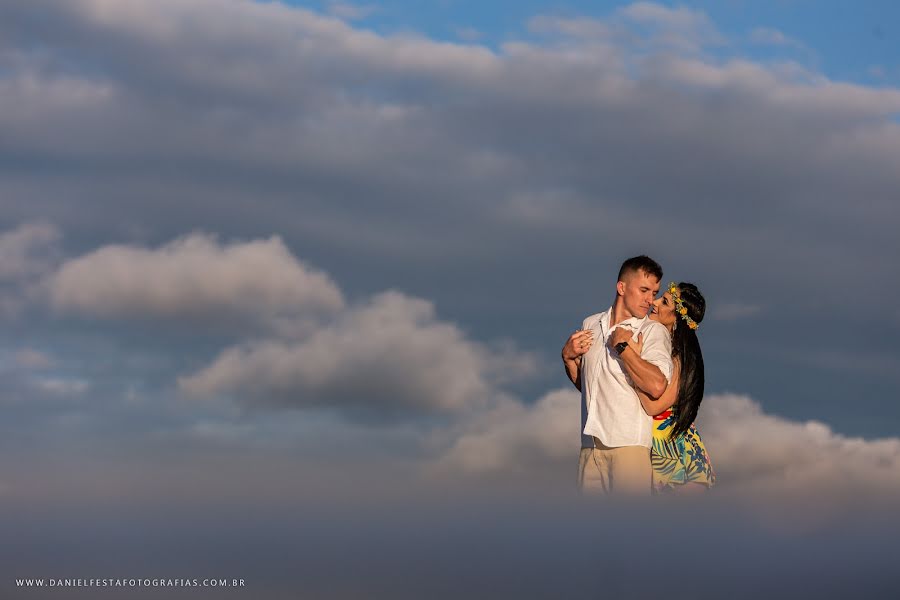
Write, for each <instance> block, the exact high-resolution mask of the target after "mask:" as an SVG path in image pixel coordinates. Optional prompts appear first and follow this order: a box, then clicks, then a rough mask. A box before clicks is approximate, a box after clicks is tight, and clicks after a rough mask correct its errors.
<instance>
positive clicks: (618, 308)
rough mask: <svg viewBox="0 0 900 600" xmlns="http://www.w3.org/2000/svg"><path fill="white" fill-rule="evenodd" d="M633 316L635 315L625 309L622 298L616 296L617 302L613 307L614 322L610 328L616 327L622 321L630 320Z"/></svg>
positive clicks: (611, 322)
mask: <svg viewBox="0 0 900 600" xmlns="http://www.w3.org/2000/svg"><path fill="white" fill-rule="evenodd" d="M633 316H634V315H633V314H631V313H630V312H628V309H627V308H625V302H623V301H622V296H619V295H616V301H615V302H613V307H612V320H611V321H610V323H609V325H610V327H615V326H616V325H618V324H619V323H621V322H622V321H624V320H626V319H630V318H631V317H633Z"/></svg>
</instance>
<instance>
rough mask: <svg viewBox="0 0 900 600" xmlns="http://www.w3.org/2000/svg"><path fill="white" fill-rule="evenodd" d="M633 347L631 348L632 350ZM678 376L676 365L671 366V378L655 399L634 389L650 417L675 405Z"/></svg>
mask: <svg viewBox="0 0 900 600" xmlns="http://www.w3.org/2000/svg"><path fill="white" fill-rule="evenodd" d="M633 349H634V348H632V350H633ZM678 376H679V370H678V367H677V366H675V367H673V368H672V379H671V381H669V386H668V387H667V388H666V391H665V392H663V394H662V396H660V397H659V398H657V399H653V398H651V397H650V396H648V395H647V394H645V393H644V392H643V391H642V390H639V389H638V390H635V392H637V395H638V400H640V401H641V406H642V407H643V408H644V412H645V413H647V414H648V415H650V416H651V417H655V416H656V415H658V414H662V413H663V412H665V411H666V410H668V409H670V408H672V407H673V406H674V405H675V401H676V400H678Z"/></svg>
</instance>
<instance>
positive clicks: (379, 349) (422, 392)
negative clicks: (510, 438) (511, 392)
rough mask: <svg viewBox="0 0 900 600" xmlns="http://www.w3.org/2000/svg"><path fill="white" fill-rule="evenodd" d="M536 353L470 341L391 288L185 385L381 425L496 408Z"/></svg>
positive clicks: (246, 349)
mask: <svg viewBox="0 0 900 600" xmlns="http://www.w3.org/2000/svg"><path fill="white" fill-rule="evenodd" d="M531 366H532V359H531V357H530V356H528V355H523V354H521V353H516V352H515V351H512V350H510V349H508V348H507V349H503V348H500V349H496V348H490V347H488V346H485V345H483V344H480V343H478V342H474V341H472V340H469V339H467V337H466V336H465V335H464V334H463V332H462V331H461V330H460V329H459V328H458V327H457V326H456V325H454V324H452V323H449V322H446V321H441V320H439V319H438V318H436V316H435V309H434V306H433V305H432V304H431V303H430V302H428V301H426V300H422V299H419V298H412V297H409V296H406V295H404V294H401V293H399V292H385V293H382V294H379V295H377V296H375V297H374V298H372V300H371V301H369V302H368V303H366V304H364V305H362V306H358V307H355V308H352V309H350V310H348V311H346V312H345V313H343V314H341V315H339V317H338V318H337V321H336V322H335V323H334V324H332V325H328V326H324V327H322V328H320V329H318V330H317V331H315V332H314V333H313V334H311V335H310V336H309V337H308V338H307V339H305V340H303V341H301V342H297V343H290V342H284V341H281V340H277V339H275V340H267V341H262V342H250V343H246V344H243V345H240V346H236V347H233V348H229V349H227V350H225V351H224V352H222V353H221V354H220V355H219V357H218V358H216V359H215V360H214V361H213V363H212V364H211V365H209V366H207V367H206V368H204V369H202V370H200V371H199V372H197V373H194V374H191V375H188V376H185V377H182V378H180V379H179V387H180V388H181V389H182V391H184V392H185V393H187V394H188V395H192V396H215V395H220V394H224V395H229V396H232V397H234V398H236V399H237V400H238V401H240V402H242V403H245V404H249V405H277V406H284V407H297V408H301V407H310V406H315V407H329V408H333V409H335V410H347V411H348V412H350V413H356V414H362V415H365V416H366V417H370V418H373V419H376V420H377V419H379V418H393V417H395V416H396V414H397V413H398V412H399V413H406V414H412V415H416V414H421V413H429V412H438V413H442V412H443V413H455V412H461V411H466V410H472V409H476V408H479V407H484V406H487V405H489V404H491V403H493V402H494V401H495V400H496V399H497V397H498V396H499V395H500V393H499V391H498V389H497V388H496V387H495V385H494V383H495V382H496V381H500V380H501V379H502V378H503V374H504V372H505V371H508V370H512V371H514V372H517V373H523V372H524V371H526V370H528V369H529V367H531Z"/></svg>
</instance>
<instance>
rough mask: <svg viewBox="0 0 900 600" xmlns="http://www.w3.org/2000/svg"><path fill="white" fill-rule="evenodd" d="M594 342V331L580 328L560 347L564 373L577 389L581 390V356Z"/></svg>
mask: <svg viewBox="0 0 900 600" xmlns="http://www.w3.org/2000/svg"><path fill="white" fill-rule="evenodd" d="M593 342H594V332H593V331H591V330H590V329H581V330H578V331H576V332H575V333H573V334H572V335H570V336H569V339H568V340H566V343H565V344H564V345H563V349H562V359H563V365H564V366H565V368H566V375H567V376H568V377H569V381H571V382H572V385H574V386H575V387H576V388H578V391H581V368H580V367H581V357H582V356H584V353H585V352H587V351H588V350H590V349H591V344H592V343H593Z"/></svg>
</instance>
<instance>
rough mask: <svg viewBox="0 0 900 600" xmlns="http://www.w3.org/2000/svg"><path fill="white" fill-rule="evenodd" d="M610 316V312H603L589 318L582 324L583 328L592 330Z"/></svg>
mask: <svg viewBox="0 0 900 600" xmlns="http://www.w3.org/2000/svg"><path fill="white" fill-rule="evenodd" d="M608 314H609V310H604V311H603V312H599V313H595V314H593V315H591V316H589V317H586V318H585V319H584V321H582V322H581V325H582V327H584V328H585V329H590V328H591V327H593V326H595V325H596V324H597V323H600V320H601V319H602V318H603V317H605V316H607V315H608Z"/></svg>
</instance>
